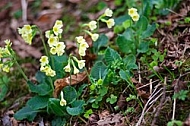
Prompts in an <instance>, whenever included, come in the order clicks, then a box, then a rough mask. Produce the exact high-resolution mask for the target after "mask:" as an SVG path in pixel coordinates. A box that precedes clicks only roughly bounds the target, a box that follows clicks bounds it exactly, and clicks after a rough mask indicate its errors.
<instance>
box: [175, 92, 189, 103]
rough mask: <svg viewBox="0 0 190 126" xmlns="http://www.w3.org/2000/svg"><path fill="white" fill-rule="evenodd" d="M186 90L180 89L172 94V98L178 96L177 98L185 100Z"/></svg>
mask: <svg viewBox="0 0 190 126" xmlns="http://www.w3.org/2000/svg"><path fill="white" fill-rule="evenodd" d="M188 92H189V91H188V90H181V91H179V92H177V93H175V94H174V95H173V97H172V98H173V99H175V98H178V99H179V100H183V101H184V100H185V99H186V98H187V97H188V95H187V94H188Z"/></svg>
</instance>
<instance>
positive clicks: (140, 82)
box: [138, 62, 141, 83]
mask: <svg viewBox="0 0 190 126" xmlns="http://www.w3.org/2000/svg"><path fill="white" fill-rule="evenodd" d="M138 67H139V71H138V73H139V83H141V74H140V73H141V70H140V67H141V66H140V62H138Z"/></svg>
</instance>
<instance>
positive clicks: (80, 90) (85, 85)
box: [77, 84, 88, 97]
mask: <svg viewBox="0 0 190 126" xmlns="http://www.w3.org/2000/svg"><path fill="white" fill-rule="evenodd" d="M87 86H88V84H83V85H81V86H80V87H79V89H78V92H77V97H80V96H81V94H82V92H83V91H84V89H85V88H86V87H87Z"/></svg>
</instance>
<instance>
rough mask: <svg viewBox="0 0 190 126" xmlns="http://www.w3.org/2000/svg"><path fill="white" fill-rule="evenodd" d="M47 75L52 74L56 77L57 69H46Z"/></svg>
mask: <svg viewBox="0 0 190 126" xmlns="http://www.w3.org/2000/svg"><path fill="white" fill-rule="evenodd" d="M46 75H47V76H51V77H54V76H55V75H56V73H55V71H54V70H52V69H51V68H50V69H48V71H46Z"/></svg>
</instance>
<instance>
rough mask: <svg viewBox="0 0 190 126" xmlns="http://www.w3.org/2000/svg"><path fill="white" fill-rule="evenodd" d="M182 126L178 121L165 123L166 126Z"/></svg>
mask: <svg viewBox="0 0 190 126" xmlns="http://www.w3.org/2000/svg"><path fill="white" fill-rule="evenodd" d="M176 125H177V126H182V125H183V122H182V121H179V120H172V121H170V122H168V123H167V126H176Z"/></svg>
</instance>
